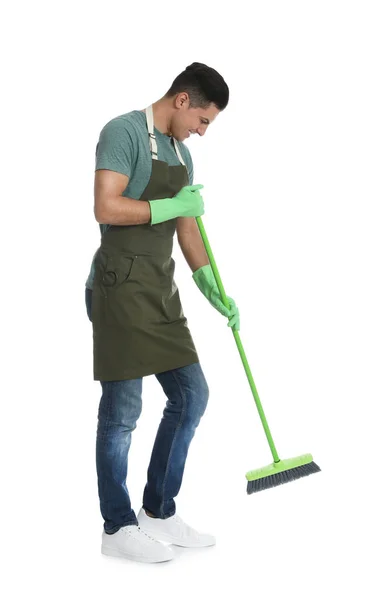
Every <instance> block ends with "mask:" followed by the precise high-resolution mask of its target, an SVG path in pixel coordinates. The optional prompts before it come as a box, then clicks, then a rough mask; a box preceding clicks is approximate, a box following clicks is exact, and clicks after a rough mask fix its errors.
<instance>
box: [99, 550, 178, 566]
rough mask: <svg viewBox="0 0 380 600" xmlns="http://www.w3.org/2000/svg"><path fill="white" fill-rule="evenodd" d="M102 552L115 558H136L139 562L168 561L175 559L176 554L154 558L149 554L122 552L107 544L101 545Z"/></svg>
mask: <svg viewBox="0 0 380 600" xmlns="http://www.w3.org/2000/svg"><path fill="white" fill-rule="evenodd" d="M101 552H102V554H105V555H106V556H113V557H115V558H127V559H128V560H135V561H137V562H145V563H160V562H168V561H170V560H173V558H174V556H169V557H167V558H153V557H151V558H150V557H148V556H136V555H134V554H127V553H126V552H121V551H120V550H117V549H116V548H108V547H107V546H102V547H101Z"/></svg>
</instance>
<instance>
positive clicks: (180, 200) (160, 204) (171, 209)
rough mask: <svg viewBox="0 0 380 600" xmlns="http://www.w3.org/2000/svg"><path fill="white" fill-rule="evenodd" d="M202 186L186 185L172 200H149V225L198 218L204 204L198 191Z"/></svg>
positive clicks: (202, 211)
mask: <svg viewBox="0 0 380 600" xmlns="http://www.w3.org/2000/svg"><path fill="white" fill-rule="evenodd" d="M202 188H203V185H201V184H198V185H186V186H185V187H183V188H182V189H181V190H180V191H179V192H178V193H177V194H176V195H175V196H174V197H173V198H162V199H160V200H150V201H149V204H150V210H151V225H156V224H157V223H162V222H163V221H169V220H170V219H175V218H176V217H200V216H201V215H203V214H204V212H205V211H204V203H203V198H202V196H201V194H200V193H199V190H201V189H202Z"/></svg>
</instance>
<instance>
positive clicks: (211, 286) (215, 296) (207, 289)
mask: <svg viewBox="0 0 380 600" xmlns="http://www.w3.org/2000/svg"><path fill="white" fill-rule="evenodd" d="M193 279H194V281H195V283H196V284H197V286H198V288H199V289H200V290H201V292H202V294H203V295H204V296H205V297H206V298H207V300H208V301H209V302H210V303H211V304H212V305H213V307H214V308H216V310H218V311H219V312H220V313H221V314H222V315H224V316H225V317H228V327H233V329H234V331H239V329H240V317H239V309H238V307H237V306H236V304H235V301H234V300H233V299H232V298H230V296H227V299H228V302H229V304H230V310H228V308H227V307H226V306H224V304H223V301H222V298H221V296H220V292H219V288H218V284H217V283H216V279H215V276H214V273H213V270H212V268H211V265H205V266H204V267H201V268H200V269H197V271H195V272H194V273H193Z"/></svg>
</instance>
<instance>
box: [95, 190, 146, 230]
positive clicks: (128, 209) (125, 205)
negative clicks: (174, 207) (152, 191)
mask: <svg viewBox="0 0 380 600" xmlns="http://www.w3.org/2000/svg"><path fill="white" fill-rule="evenodd" d="M95 218H96V220H97V221H98V223H104V224H106V225H143V224H144V223H150V221H151V213H150V204H149V202H147V201H145V200H134V199H133V198H125V197H124V196H114V197H112V198H108V199H107V208H104V209H103V210H102V211H101V212H99V213H95Z"/></svg>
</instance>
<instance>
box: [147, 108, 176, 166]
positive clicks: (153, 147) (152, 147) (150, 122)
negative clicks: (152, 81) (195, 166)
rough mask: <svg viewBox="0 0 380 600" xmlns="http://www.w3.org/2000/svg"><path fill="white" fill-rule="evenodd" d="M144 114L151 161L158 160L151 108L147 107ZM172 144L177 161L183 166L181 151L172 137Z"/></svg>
mask: <svg viewBox="0 0 380 600" xmlns="http://www.w3.org/2000/svg"><path fill="white" fill-rule="evenodd" d="M145 113H146V122H147V125H148V134H149V144H150V151H151V154H152V158H153V160H158V156H157V140H156V136H155V134H154V121H153V107H152V106H148V108H146V109H145ZM172 140H173V142H174V149H175V151H176V154H177V156H178V160H179V162H180V163H181V165H184V166H186V165H185V162H184V160H183V158H182V155H181V151H180V149H179V145H178V142H177V140H176V139H175V138H174V137H173V138H172Z"/></svg>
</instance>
